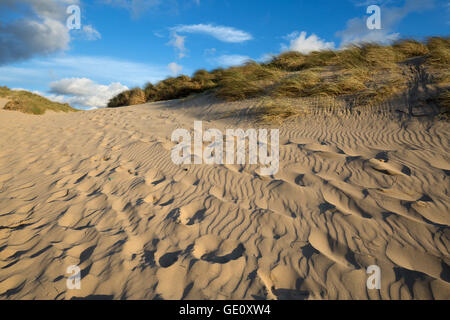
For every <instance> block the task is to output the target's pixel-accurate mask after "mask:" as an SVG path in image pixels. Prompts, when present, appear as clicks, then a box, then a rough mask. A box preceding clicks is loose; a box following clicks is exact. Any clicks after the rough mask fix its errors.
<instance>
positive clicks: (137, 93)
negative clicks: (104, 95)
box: [108, 88, 146, 108]
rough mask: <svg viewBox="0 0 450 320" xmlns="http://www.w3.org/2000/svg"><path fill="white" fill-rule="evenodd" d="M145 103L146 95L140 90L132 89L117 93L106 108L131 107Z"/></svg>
mask: <svg viewBox="0 0 450 320" xmlns="http://www.w3.org/2000/svg"><path fill="white" fill-rule="evenodd" d="M145 102H146V94H145V92H144V90H142V89H141V88H133V89H131V90H127V91H124V92H121V93H119V94H118V95H117V96H115V97H113V98H112V99H110V100H109V102H108V108H118V107H123V106H133V105H137V104H143V103H145Z"/></svg>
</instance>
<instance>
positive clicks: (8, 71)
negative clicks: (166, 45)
mask: <svg viewBox="0 0 450 320" xmlns="http://www.w3.org/2000/svg"><path fill="white" fill-rule="evenodd" d="M168 75H170V72H169V70H168V68H167V65H154V64H147V63H140V62H136V61H128V60H123V59H117V58H112V57H107V56H80V55H77V56H69V55H62V56H54V57H51V58H39V59H32V60H30V61H25V62H23V63H21V64H19V65H14V66H11V65H5V66H0V83H9V84H10V85H11V86H18V87H19V86H25V87H26V88H42V89H43V84H47V83H50V82H52V81H55V80H58V79H63V78H89V79H93V80H94V81H96V82H99V83H110V82H115V81H117V80H120V81H121V82H122V83H123V84H125V85H127V86H129V87H133V86H140V85H142V84H143V83H146V82H147V81H151V82H157V81H159V80H162V79H164V78H166V77H167V76H168Z"/></svg>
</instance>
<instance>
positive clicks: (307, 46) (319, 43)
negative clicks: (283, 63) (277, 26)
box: [283, 31, 334, 54]
mask: <svg viewBox="0 0 450 320" xmlns="http://www.w3.org/2000/svg"><path fill="white" fill-rule="evenodd" d="M285 39H287V40H289V41H290V42H289V46H286V45H284V46H283V49H284V51H286V50H290V51H298V52H301V53H303V54H308V53H310V52H313V51H320V50H325V49H333V48H334V42H326V41H325V40H322V39H320V38H319V37H318V36H316V35H315V34H314V33H313V34H311V35H310V36H309V37H307V36H306V31H302V32H300V33H299V32H293V33H291V34H289V35H287V36H286V37H285Z"/></svg>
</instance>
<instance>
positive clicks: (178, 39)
mask: <svg viewBox="0 0 450 320" xmlns="http://www.w3.org/2000/svg"><path fill="white" fill-rule="evenodd" d="M184 39H186V37H183V36H180V35H178V34H177V33H176V32H174V33H173V34H172V40H170V42H169V44H170V45H172V46H174V47H175V48H176V49H177V50H178V58H180V59H181V58H183V57H185V56H186V48H185V46H184Z"/></svg>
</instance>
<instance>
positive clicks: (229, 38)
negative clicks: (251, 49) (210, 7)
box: [171, 24, 253, 43]
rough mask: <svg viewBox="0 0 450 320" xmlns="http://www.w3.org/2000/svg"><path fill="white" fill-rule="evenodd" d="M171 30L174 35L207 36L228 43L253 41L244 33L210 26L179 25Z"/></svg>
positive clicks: (250, 36) (228, 28)
mask: <svg viewBox="0 0 450 320" xmlns="http://www.w3.org/2000/svg"><path fill="white" fill-rule="evenodd" d="M171 30H172V31H173V32H175V33H191V34H194V33H195V34H207V35H210V36H212V37H214V38H216V39H217V40H220V41H223V42H228V43H241V42H245V41H248V40H251V39H253V37H252V35H251V34H249V33H247V32H245V31H242V30H238V29H235V28H233V27H226V26H214V25H212V24H193V25H181V26H176V27H173V28H172V29H171Z"/></svg>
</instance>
